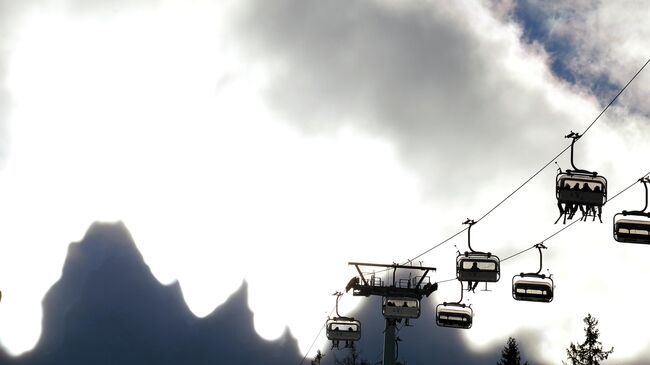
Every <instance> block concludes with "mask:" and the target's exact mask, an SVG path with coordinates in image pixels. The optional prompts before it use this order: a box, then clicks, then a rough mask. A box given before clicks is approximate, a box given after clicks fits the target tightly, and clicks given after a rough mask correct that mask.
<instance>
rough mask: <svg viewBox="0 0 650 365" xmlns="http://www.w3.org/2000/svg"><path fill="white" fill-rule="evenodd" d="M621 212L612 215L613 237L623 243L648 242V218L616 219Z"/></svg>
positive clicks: (649, 239)
mask: <svg viewBox="0 0 650 365" xmlns="http://www.w3.org/2000/svg"><path fill="white" fill-rule="evenodd" d="M620 214H621V213H618V214H616V215H615V216H614V239H615V240H616V241H618V242H624V243H641V244H650V220H646V219H645V218H640V217H639V219H629V218H624V219H617V217H618V216H619V215H620Z"/></svg>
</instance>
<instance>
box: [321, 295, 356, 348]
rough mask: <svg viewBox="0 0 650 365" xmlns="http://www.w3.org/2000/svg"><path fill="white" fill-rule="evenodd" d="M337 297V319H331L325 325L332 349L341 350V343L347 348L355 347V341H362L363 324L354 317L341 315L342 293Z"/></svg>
mask: <svg viewBox="0 0 650 365" xmlns="http://www.w3.org/2000/svg"><path fill="white" fill-rule="evenodd" d="M334 295H336V317H334V318H330V319H328V320H327V322H326V323H325V334H326V336H327V339H328V340H330V341H332V348H339V346H340V343H341V341H343V343H344V344H345V347H353V346H354V342H355V341H359V340H360V339H361V322H359V321H358V320H356V319H354V318H352V317H343V316H341V315H340V314H339V298H340V297H341V295H343V294H342V293H340V292H336V293H334Z"/></svg>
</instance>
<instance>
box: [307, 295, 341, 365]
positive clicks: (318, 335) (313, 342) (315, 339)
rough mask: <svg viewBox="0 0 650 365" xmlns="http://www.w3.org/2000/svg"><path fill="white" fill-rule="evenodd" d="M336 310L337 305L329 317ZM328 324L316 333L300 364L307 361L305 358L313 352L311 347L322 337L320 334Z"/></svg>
mask: <svg viewBox="0 0 650 365" xmlns="http://www.w3.org/2000/svg"><path fill="white" fill-rule="evenodd" d="M334 310H336V306H335V307H334V308H332V310H331V311H330V315H329V316H327V318H329V317H331V316H332V314H333V313H334ZM326 324H327V322H326V323H325V324H324V325H322V326H321V328H320V330H319V331H318V334H317V335H316V337H314V341H312V343H311V345H309V349H307V352H306V353H305V356H303V357H302V360H300V364H298V365H302V363H303V362H305V359H306V358H307V356H308V355H309V353H310V352H311V349H312V348H313V347H314V345H315V344H316V341H318V338H319V337H320V334H321V333H323V328H325V326H326Z"/></svg>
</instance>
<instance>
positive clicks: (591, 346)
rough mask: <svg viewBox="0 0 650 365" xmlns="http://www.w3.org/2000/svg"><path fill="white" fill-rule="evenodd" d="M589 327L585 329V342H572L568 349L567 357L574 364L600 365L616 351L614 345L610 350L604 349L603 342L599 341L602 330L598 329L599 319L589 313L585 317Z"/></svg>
mask: <svg viewBox="0 0 650 365" xmlns="http://www.w3.org/2000/svg"><path fill="white" fill-rule="evenodd" d="M583 321H584V322H585V324H586V325H587V327H586V328H585V329H584V330H585V342H583V343H581V344H578V345H577V346H576V345H574V344H573V342H571V345H570V346H569V348H568V349H567V350H566V353H567V359H568V360H569V361H571V363H572V364H573V365H600V362H601V361H602V360H606V359H607V358H608V357H609V355H610V354H611V353H612V352H614V347H612V348H611V349H610V350H609V351H604V350H603V344H602V343H601V342H600V341H598V336H600V331H598V328H596V326H598V320H597V319H596V318H594V317H592V316H591V313H588V314H587V316H586V317H585V318H584V319H583Z"/></svg>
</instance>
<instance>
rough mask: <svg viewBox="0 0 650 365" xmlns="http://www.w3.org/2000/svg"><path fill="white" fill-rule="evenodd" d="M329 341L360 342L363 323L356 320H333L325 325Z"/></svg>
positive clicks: (342, 318) (341, 318)
mask: <svg viewBox="0 0 650 365" xmlns="http://www.w3.org/2000/svg"><path fill="white" fill-rule="evenodd" d="M325 329H326V330H325V333H326V335H327V339H328V340H331V341H359V339H361V322H359V321H358V320H356V319H354V318H344V317H338V318H332V319H329V320H327V323H326V324H325Z"/></svg>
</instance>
